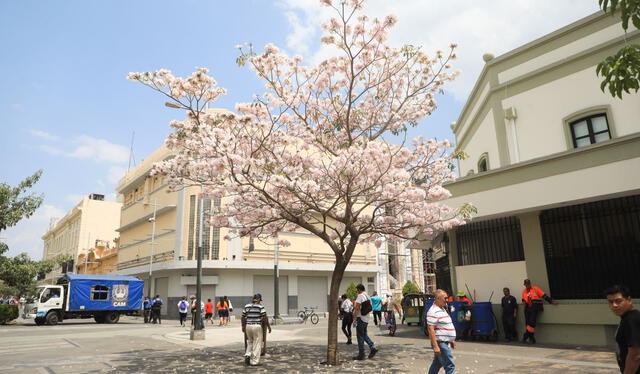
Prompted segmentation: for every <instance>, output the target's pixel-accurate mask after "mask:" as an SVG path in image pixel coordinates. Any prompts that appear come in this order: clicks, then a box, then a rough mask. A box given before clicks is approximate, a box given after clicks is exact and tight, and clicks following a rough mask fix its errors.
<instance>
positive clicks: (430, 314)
mask: <svg viewBox="0 0 640 374" xmlns="http://www.w3.org/2000/svg"><path fill="white" fill-rule="evenodd" d="M427 324H429V325H430V326H433V327H434V329H435V331H436V340H440V341H444V342H452V341H454V340H456V328H455V327H454V326H453V321H451V316H450V315H449V313H447V310H446V309H445V308H442V307H439V306H437V305H436V304H435V303H434V304H433V305H432V306H431V308H429V310H428V311H427Z"/></svg>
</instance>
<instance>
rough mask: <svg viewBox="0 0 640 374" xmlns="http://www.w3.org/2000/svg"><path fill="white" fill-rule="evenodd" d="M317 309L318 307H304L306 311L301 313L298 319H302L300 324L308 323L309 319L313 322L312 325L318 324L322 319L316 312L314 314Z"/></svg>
mask: <svg viewBox="0 0 640 374" xmlns="http://www.w3.org/2000/svg"><path fill="white" fill-rule="evenodd" d="M315 309H318V307H317V306H316V307H306V306H305V307H304V311H302V310H301V311H299V312H298V318H300V323H307V319H309V320H311V323H313V324H314V325H315V324H317V323H318V321H320V317H318V315H317V314H316V312H314V310H315Z"/></svg>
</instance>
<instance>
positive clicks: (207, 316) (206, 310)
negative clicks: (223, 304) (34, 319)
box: [204, 299, 213, 325]
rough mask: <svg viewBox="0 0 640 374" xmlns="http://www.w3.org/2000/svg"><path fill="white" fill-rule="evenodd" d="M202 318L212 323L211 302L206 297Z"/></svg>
mask: <svg viewBox="0 0 640 374" xmlns="http://www.w3.org/2000/svg"><path fill="white" fill-rule="evenodd" d="M204 320H205V323H206V321H209V322H211V324H212V325H213V303H212V302H211V299H207V303H206V304H204Z"/></svg>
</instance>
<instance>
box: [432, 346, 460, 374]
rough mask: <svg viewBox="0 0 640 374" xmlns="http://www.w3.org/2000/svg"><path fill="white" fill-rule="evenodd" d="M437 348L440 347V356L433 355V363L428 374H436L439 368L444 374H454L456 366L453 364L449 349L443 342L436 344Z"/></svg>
mask: <svg viewBox="0 0 640 374" xmlns="http://www.w3.org/2000/svg"><path fill="white" fill-rule="evenodd" d="M438 347H440V354H439V355H437V354H434V355H433V362H432V363H431V367H430V368H429V372H428V373H429V374H437V373H438V372H439V371H440V368H444V372H445V374H455V372H456V365H455V364H454V362H453V352H452V351H451V347H450V346H449V344H447V343H445V342H438Z"/></svg>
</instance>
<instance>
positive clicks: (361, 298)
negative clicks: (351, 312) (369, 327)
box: [356, 292, 371, 323]
mask: <svg viewBox="0 0 640 374" xmlns="http://www.w3.org/2000/svg"><path fill="white" fill-rule="evenodd" d="M367 300H369V295H367V293H366V292H363V293H361V294H358V297H356V304H360V307H362V303H364V302H365V301H367ZM370 315H371V312H369V313H368V314H367V315H364V316H363V315H362V314H360V311H358V313H357V314H356V318H360V320H361V321H362V322H365V323H369V316H370Z"/></svg>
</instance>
